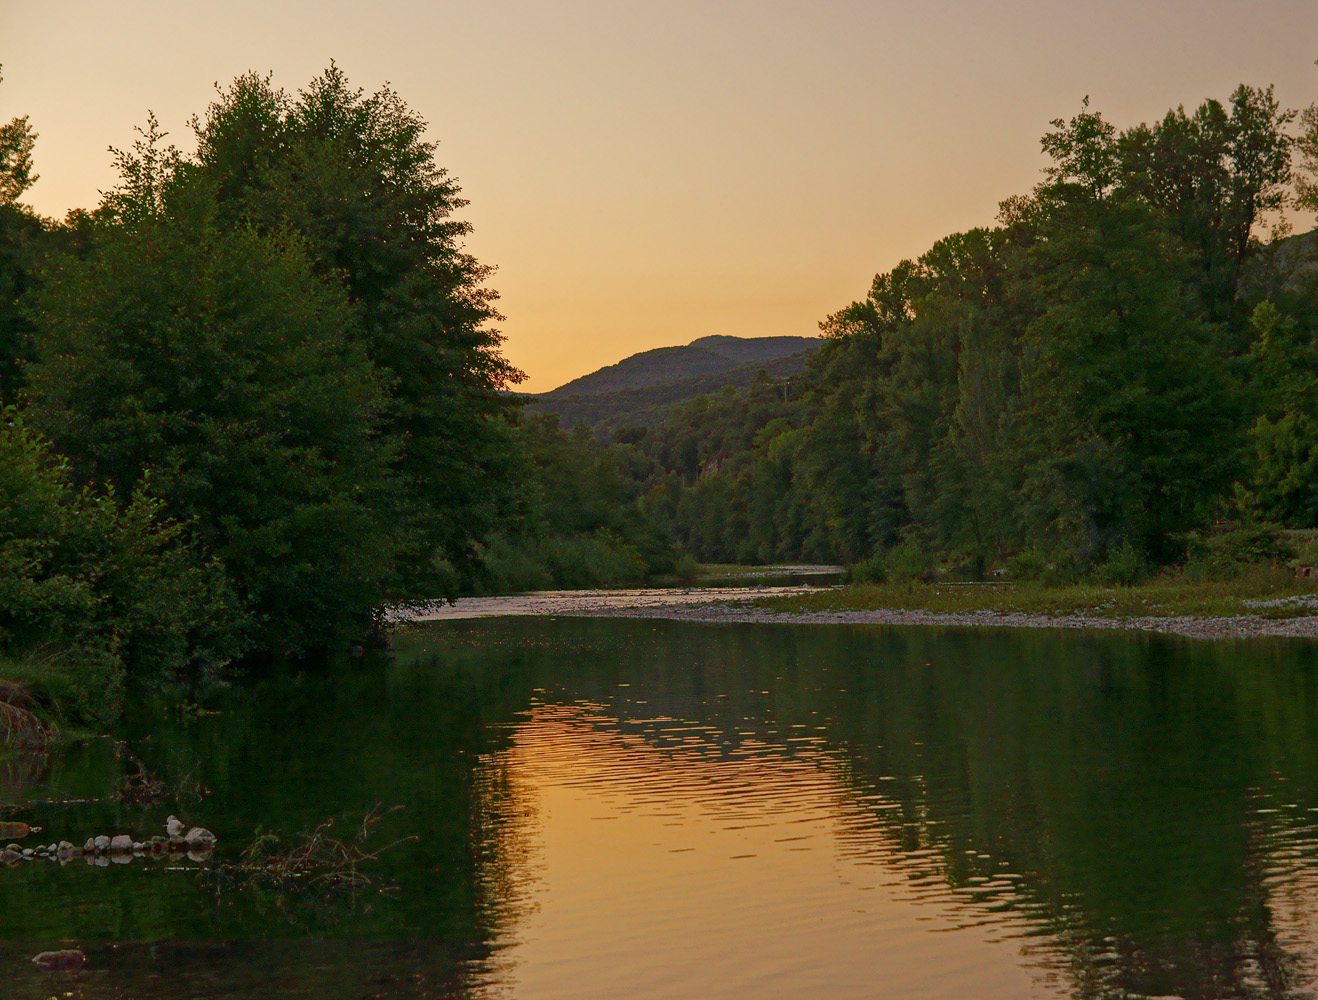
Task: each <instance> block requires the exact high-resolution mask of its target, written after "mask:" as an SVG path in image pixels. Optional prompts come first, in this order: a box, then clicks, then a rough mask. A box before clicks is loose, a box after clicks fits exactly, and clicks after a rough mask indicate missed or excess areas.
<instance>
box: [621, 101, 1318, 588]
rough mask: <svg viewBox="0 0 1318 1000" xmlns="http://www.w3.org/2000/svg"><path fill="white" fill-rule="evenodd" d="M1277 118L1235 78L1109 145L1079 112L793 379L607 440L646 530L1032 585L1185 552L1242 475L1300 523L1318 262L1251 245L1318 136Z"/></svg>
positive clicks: (718, 547)
mask: <svg viewBox="0 0 1318 1000" xmlns="http://www.w3.org/2000/svg"><path fill="white" fill-rule="evenodd" d="M1296 117H1297V116H1296V113H1295V112H1293V111H1290V110H1287V109H1284V108H1282V107H1280V106H1279V105H1278V103H1277V101H1276V98H1275V96H1274V94H1273V91H1272V90H1271V89H1270V88H1268V89H1258V88H1251V87H1247V86H1241V87H1239V88H1237V89H1236V90H1235V91H1234V92H1233V93H1232V95H1231V97H1230V99H1229V101H1227V102H1225V103H1222V102H1218V101H1214V100H1209V101H1205V102H1204V103H1203V104H1202V105H1201V106H1200V107H1198V108H1197V109H1195V110H1194V111H1192V112H1187V111H1186V110H1185V109H1183V108H1177V109H1175V110H1173V111H1169V112H1168V113H1167V115H1166V116H1164V117H1163V118H1162V119H1161V120H1159V121H1157V122H1154V123H1152V124H1143V125H1137V126H1134V127H1132V128H1128V129H1124V130H1120V129H1118V128H1116V127H1115V126H1114V125H1112V124H1111V123H1109V122H1107V121H1106V120H1105V119H1104V118H1103V117H1102V116H1101V115H1099V114H1097V113H1096V112H1093V111H1091V110H1090V109H1089V107H1088V102H1087V101H1086V102H1085V105H1084V106H1083V107H1082V109H1081V111H1080V113H1079V114H1078V115H1076V116H1074V117H1072V118H1071V119H1069V120H1066V119H1058V120H1057V121H1055V122H1053V127H1052V130H1051V131H1049V132H1048V133H1047V134H1046V135H1045V136H1044V137H1043V139H1042V147H1043V150H1044V152H1045V153H1046V154H1047V155H1048V156H1049V157H1050V159H1051V162H1052V165H1051V167H1050V168H1049V169H1048V171H1047V172H1046V178H1045V180H1044V181H1043V182H1042V183H1041V184H1040V185H1039V186H1038V187H1037V188H1036V189H1035V190H1034V191H1033V192H1031V193H1030V194H1028V195H1026V196H1023V197H1016V198H1011V199H1008V200H1007V201H1006V202H1004V203H1003V205H1002V211H1001V215H1000V223H1001V224H1000V225H999V226H998V227H996V228H993V229H982V230H972V231H969V232H965V233H958V234H954V235H952V236H949V237H947V238H945V239H943V240H940V241H939V242H938V243H937V244H935V245H934V246H933V247H932V248H930V250H929V251H928V252H927V253H925V254H924V255H922V256H921V257H919V258H918V259H916V260H912V261H903V262H901V263H900V264H898V265H897V266H896V267H895V268H893V269H892V270H891V271H889V272H887V273H884V274H880V275H878V276H876V277H875V279H874V281H873V283H872V285H871V288H870V290H869V294H868V295H867V296H866V298H865V299H863V300H861V301H858V302H854V303H852V304H851V305H849V306H847V307H845V308H844V309H841V310H839V311H838V312H836V313H834V314H833V315H831V316H829V317H828V318H827V319H826V320H825V321H824V322H823V323H821V324H820V325H821V329H822V331H823V333H824V335H825V342H824V344H823V346H822V348H821V349H820V350H819V351H818V352H816V353H815V354H814V355H813V356H812V357H811V359H810V361H809V363H808V367H807V370H806V372H805V373H804V374H803V375H801V376H800V377H797V378H794V379H792V380H791V382H790V383H787V382H774V381H772V380H767V379H761V380H759V381H756V382H755V383H753V384H751V385H750V386H748V387H746V388H744V389H743V390H742V391H740V392H738V391H735V390H725V391H724V392H723V393H722V394H720V395H717V396H709V397H706V398H704V399H697V400H694V401H691V402H689V403H685V404H682V405H680V406H676V407H674V408H673V409H672V410H671V411H670V412H669V414H668V416H667V418H666V419H665V420H664V421H663V422H662V423H661V424H659V425H649V426H644V427H637V428H634V429H629V430H627V431H626V432H625V434H626V440H627V442H628V443H629V444H632V445H634V447H635V448H636V449H637V450H638V451H639V452H640V453H641V454H642V455H643V456H644V457H645V458H647V459H648V460H649V466H648V467H646V466H645V465H644V464H641V465H638V466H637V467H636V468H637V475H638V476H640V477H643V478H642V479H640V480H639V482H640V486H641V490H642V494H643V496H645V497H646V500H645V510H646V511H647V513H648V515H649V516H650V517H652V518H654V519H655V521H656V522H657V523H658V524H659V525H660V526H662V528H663V530H664V531H665V532H666V533H667V534H669V535H670V536H671V537H672V538H673V540H674V542H675V544H677V545H678V546H679V547H680V548H681V549H683V550H684V551H688V552H690V553H692V555H693V556H695V557H697V558H700V559H704V560H730V561H740V562H769V561H780V560H795V559H808V560H818V561H829V562H847V563H853V564H862V565H867V566H869V565H879V564H883V565H885V567H886V568H887V569H888V570H891V569H892V565H893V564H892V563H891V562H889V560H890V558H891V554H892V553H893V552H894V551H895V550H896V549H899V548H900V552H899V553H898V554H897V557H896V558H897V559H898V561H899V562H902V563H903V564H904V563H905V562H906V561H910V563H911V565H912V566H913V567H915V570H916V575H919V571H920V568H919V567H917V566H915V559H914V556H913V555H912V551H913V548H918V549H920V550H921V554H920V558H921V559H922V560H923V561H924V563H925V565H926V566H931V565H933V564H935V563H937V564H940V565H943V566H948V565H952V566H956V567H958V568H959V571H960V572H963V573H964V574H967V575H968V576H970V577H972V578H978V577H981V576H983V575H984V574H986V573H987V572H989V571H990V570H991V569H993V568H994V567H1004V566H1007V565H1009V564H1010V565H1011V567H1012V570H1013V575H1017V576H1018V575H1020V574H1021V573H1023V572H1026V573H1028V574H1029V575H1030V576H1031V577H1037V578H1045V577H1046V578H1048V579H1051V580H1054V581H1062V580H1066V579H1072V578H1076V577H1078V576H1083V575H1085V574H1089V573H1094V572H1098V573H1100V575H1102V576H1103V577H1104V578H1106V579H1113V580H1123V581H1129V580H1133V579H1135V578H1137V577H1139V576H1140V575H1141V574H1142V573H1144V572H1145V571H1146V568H1149V567H1156V566H1159V565H1165V564H1168V563H1171V562H1175V561H1177V560H1179V559H1181V558H1182V557H1183V555H1184V551H1185V549H1184V544H1183V538H1184V537H1185V535H1186V533H1187V532H1193V531H1204V530H1206V529H1207V528H1208V527H1209V525H1210V524H1212V523H1213V521H1214V519H1216V518H1219V517H1220V516H1221V515H1222V512H1223V511H1224V509H1226V507H1227V506H1229V504H1230V498H1231V497H1232V495H1233V491H1235V490H1236V488H1237V486H1238V485H1244V486H1246V487H1247V488H1248V489H1249V490H1251V491H1252V493H1253V494H1254V496H1255V497H1256V503H1257V506H1258V508H1259V510H1260V512H1261V513H1262V514H1264V515H1265V516H1267V517H1272V518H1276V519H1279V520H1281V521H1283V522H1284V523H1287V524H1294V525H1300V524H1311V523H1318V522H1315V521H1314V520H1313V519H1314V518H1315V517H1318V500H1316V499H1315V498H1316V497H1318V492H1316V491H1315V487H1314V486H1313V482H1314V476H1313V475H1312V474H1311V473H1312V472H1313V469H1312V468H1311V466H1312V465H1313V464H1314V462H1316V461H1318V458H1315V457H1314V456H1316V455H1318V438H1315V437H1314V435H1315V434H1318V430H1315V428H1318V409H1316V407H1318V399H1315V397H1314V390H1313V386H1314V385H1315V377H1314V370H1318V360H1315V359H1318V354H1315V348H1314V346H1313V345H1314V343H1315V341H1314V334H1315V332H1316V331H1318V267H1315V266H1311V263H1310V261H1309V255H1307V254H1300V253H1296V252H1290V251H1288V245H1287V244H1282V243H1279V244H1276V245H1274V246H1273V247H1266V246H1264V244H1262V243H1261V242H1259V240H1258V236H1257V234H1258V233H1259V232H1260V231H1261V230H1262V229H1263V227H1264V226H1265V225H1266V224H1268V223H1269V222H1271V221H1272V220H1273V219H1274V217H1275V214H1276V213H1277V212H1278V211H1280V209H1281V208H1282V207H1283V205H1284V202H1285V199H1286V197H1287V190H1288V185H1289V184H1290V182H1291V180H1292V173H1291V155H1292V151H1293V150H1295V149H1297V148H1298V149H1299V150H1300V151H1301V153H1302V154H1304V155H1305V156H1309V157H1310V160H1312V159H1313V157H1312V155H1311V154H1312V149H1310V147H1313V148H1318V147H1314V145H1313V143H1314V140H1313V139H1312V135H1311V133H1312V129H1313V112H1312V111H1310V112H1306V114H1305V116H1304V118H1303V119H1302V121H1301V122H1300V126H1301V129H1302V131H1303V134H1302V135H1301V136H1299V137H1297V136H1296V135H1295V134H1294V130H1293V128H1292V126H1293V125H1294V124H1295V120H1296ZM1305 130H1307V131H1305ZM1306 137H1307V138H1306ZM1297 143H1298V146H1297ZM1306 143H1308V145H1307V146H1306V145H1305V144H1306ZM1306 151H1307V152H1306ZM1315 162H1318V161H1315ZM1305 163H1309V161H1307V160H1306V161H1304V162H1303V163H1302V164H1301V166H1302V167H1304V164H1305ZM1309 165H1311V163H1310V164H1309ZM1301 177H1303V170H1301ZM1301 189H1302V190H1307V189H1305V188H1304V187H1303V184H1301ZM1281 229H1282V230H1284V227H1281ZM1274 231H1276V230H1274ZM1288 243H1289V241H1288ZM1270 300H1273V301H1270ZM1311 355H1312V357H1311ZM622 434H623V432H617V431H615V440H622ZM1311 439H1312V440H1311ZM911 539H919V542H918V545H917V544H916V543H914V542H912V541H910V540H911ZM908 575H909V574H908Z"/></svg>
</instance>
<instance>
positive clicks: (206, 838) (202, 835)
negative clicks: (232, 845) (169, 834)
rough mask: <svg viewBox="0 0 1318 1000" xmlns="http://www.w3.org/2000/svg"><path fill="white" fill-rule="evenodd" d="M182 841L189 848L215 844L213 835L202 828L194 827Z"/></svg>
mask: <svg viewBox="0 0 1318 1000" xmlns="http://www.w3.org/2000/svg"><path fill="white" fill-rule="evenodd" d="M183 840H184V842H186V843H187V845H188V846H189V847H203V846H206V845H209V844H214V843H215V834H213V833H211V832H210V831H209V830H207V829H205V828H204V827H200V826H194V827H193V828H192V829H191V830H189V831H188V835H187V836H186V837H184V838H183Z"/></svg>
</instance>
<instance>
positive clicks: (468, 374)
mask: <svg viewBox="0 0 1318 1000" xmlns="http://www.w3.org/2000/svg"><path fill="white" fill-rule="evenodd" d="M425 128H426V125H425V122H424V121H423V120H422V119H421V118H420V117H419V116H418V115H416V114H415V112H413V111H411V110H410V109H409V108H408V107H407V106H406V105H405V104H404V103H403V101H402V100H401V99H400V98H399V97H398V95H397V94H395V93H394V92H393V91H392V90H390V89H388V88H387V87H386V88H384V89H382V90H379V91H377V92H376V93H374V94H371V95H366V94H365V93H364V92H363V91H361V90H360V89H354V88H352V87H350V86H349V85H348V82H347V79H346V78H345V76H344V74H343V72H342V71H341V70H339V69H338V68H337V67H336V66H333V65H331V66H330V68H329V69H328V70H326V71H325V73H323V74H322V75H321V76H320V77H318V78H317V79H315V80H313V81H312V82H311V84H310V85H308V87H307V88H306V89H305V90H303V91H301V92H299V93H298V94H297V95H296V96H290V95H287V94H285V93H284V92H283V91H280V90H276V89H274V88H272V87H271V85H270V81H269V79H268V78H266V77H260V76H256V75H254V74H248V75H246V76H243V77H239V78H238V79H237V80H235V81H234V83H233V84H232V86H231V87H230V88H229V89H227V90H225V91H223V92H221V94H220V96H219V99H218V100H217V101H216V102H215V103H214V104H212V105H211V107H210V108H209V109H208V111H207V113H206V116H205V119H204V120H197V121H196V122H194V129H195V132H196V137H197V143H198V152H197V155H196V159H195V163H193V164H191V165H190V167H191V170H192V172H193V173H194V174H195V176H196V177H197V178H199V179H200V181H201V182H202V183H204V184H205V185H206V186H207V187H208V189H209V190H210V191H212V192H213V195H214V197H215V199H216V203H217V212H218V220H219V224H220V225H221V226H224V227H240V226H252V227H254V228H255V229H256V231H258V232H261V233H265V234H274V233H286V232H291V233H295V234H297V236H298V238H299V239H300V240H301V242H302V244H303V246H304V247H305V248H306V252H307V254H308V255H309V258H310V260H311V262H312V267H313V269H314V271H315V273H316V274H317V276H318V277H320V278H321V280H322V281H325V282H327V283H330V284H332V285H334V286H336V287H340V288H342V289H343V291H344V292H345V293H346V295H347V298H348V301H349V303H350V305H351V308H352V310H353V313H354V316H355V322H354V323H353V324H352V326H351V330H352V337H353V339H354V341H355V342H356V343H359V344H360V345H361V346H362V349H363V350H364V351H365V353H366V355H367V357H368V358H369V359H370V360H371V361H372V363H374V364H375V365H376V366H377V367H378V368H379V369H380V370H381V371H382V372H384V373H385V374H386V375H387V377H388V379H389V385H390V394H389V401H388V404H387V407H386V409H385V412H384V424H383V427H382V430H383V433H385V434H387V435H388V436H390V437H392V438H393V439H395V440H396V441H397V442H398V444H399V448H398V451H397V453H396V454H395V456H394V457H393V459H392V465H391V468H392V470H393V471H394V473H396V474H397V475H398V476H399V477H400V478H401V481H402V484H403V491H402V495H401V498H400V504H401V506H400V508H399V512H398V513H399V516H400V517H401V518H402V521H403V523H405V524H406V526H407V529H408V530H407V535H406V539H407V541H406V544H405V545H404V547H403V548H402V550H401V551H400V552H399V553H398V565H397V570H398V572H397V573H396V575H395V578H394V580H393V582H392V584H391V586H392V588H393V592H394V593H395V594H396V595H397V596H404V597H434V596H438V592H437V589H436V588H440V587H442V586H444V579H443V577H442V576H441V575H439V574H437V573H436V572H435V567H436V566H437V565H440V564H453V565H456V566H458V567H459V568H463V569H466V570H470V569H471V568H472V567H473V566H474V560H475V556H476V553H477V548H476V544H475V543H476V542H477V541H478V540H479V539H480V538H482V537H483V536H484V535H485V534H487V533H488V532H489V531H490V530H491V529H492V528H493V527H494V526H495V525H496V523H497V522H498V519H499V517H500V515H501V513H502V512H505V511H506V510H507V507H508V505H509V504H510V503H511V502H512V500H513V498H514V495H515V490H516V482H517V481H518V478H519V476H520V473H519V472H518V471H517V468H516V466H515V463H514V456H515V454H516V449H515V448H514V447H512V446H511V440H510V436H511V434H512V431H511V429H510V426H509V422H508V420H507V416H508V413H509V407H510V405H511V403H510V401H509V400H508V399H507V398H506V397H505V396H504V395H503V393H502V390H504V389H505V388H507V386H508V385H509V384H510V383H512V382H516V381H518V380H519V379H520V377H521V376H520V373H518V372H517V371H516V370H514V369H513V368H512V367H511V366H509V365H508V364H507V362H506V361H504V360H503V358H502V357H501V356H500V355H499V353H498V345H499V343H500V341H501V337H500V335H499V334H498V332H497V331H496V330H495V329H494V328H493V327H492V326H491V325H490V324H492V323H493V322H496V321H497V320H498V319H500V316H499V314H498V313H497V311H496V310H495V307H494V302H495V293H494V292H493V291H491V290H490V289H489V288H488V287H487V286H486V284H485V282H486V280H487V279H488V277H489V274H490V268H488V267H486V266H484V265H481V264H480V263H478V262H477V261H476V260H475V259H474V258H473V257H471V256H470V255H469V254H467V253H466V252H465V251H464V250H463V249H462V238H463V237H464V236H465V235H466V234H467V233H468V231H469V226H468V225H467V224H466V223H464V222H461V221H459V220H457V219H456V218H455V217H454V215H455V213H456V212H457V211H458V210H460V209H461V208H462V207H463V206H464V205H465V204H466V203H465V202H464V201H463V200H462V199H461V198H460V197H459V189H458V186H457V184H456V183H455V182H454V181H453V180H452V179H451V178H449V177H448V176H447V174H446V173H445V171H444V170H442V169H441V168H439V167H437V166H436V164H435V162H434V152H435V147H434V144H433V143H430V142H427V141H425V139H424V133H425Z"/></svg>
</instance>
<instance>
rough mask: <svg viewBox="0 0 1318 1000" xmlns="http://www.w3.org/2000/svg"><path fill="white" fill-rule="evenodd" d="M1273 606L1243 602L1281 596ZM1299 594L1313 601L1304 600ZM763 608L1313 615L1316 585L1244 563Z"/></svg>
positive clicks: (857, 594)
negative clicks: (1234, 572)
mask: <svg viewBox="0 0 1318 1000" xmlns="http://www.w3.org/2000/svg"><path fill="white" fill-rule="evenodd" d="M1287 598H1300V599H1301V600H1299V601H1292V602H1291V603H1289V604H1280V605H1278V606H1275V607H1251V606H1250V604H1247V603H1246V602H1247V601H1248V602H1254V601H1265V602H1271V601H1284V600H1285V599H1287ZM1303 598H1313V601H1314V604H1310V603H1309V602H1308V601H1305V600H1303ZM754 603H755V606H757V607H761V608H764V609H766V610H769V611H778V612H793V611H796V612H806V611H870V610H877V609H908V610H921V611H934V612H977V611H998V612H1019V613H1024V614H1033V615H1048V616H1062V615H1076V614H1082V615H1086V616H1091V617H1097V618H1145V617H1148V618H1172V617H1180V616H1195V617H1205V618H1208V617H1227V616H1233V615H1257V616H1259V617H1264V618H1278V619H1279V618H1298V617H1302V616H1305V615H1312V614H1315V613H1318V607H1315V605H1318V586H1315V585H1314V583H1313V581H1309V580H1296V579H1295V574H1294V571H1292V570H1290V569H1288V568H1286V567H1284V566H1250V567H1246V568H1244V569H1243V570H1242V572H1241V574H1240V575H1239V576H1237V577H1236V578H1235V579H1232V580H1220V581H1196V580H1190V579H1187V578H1186V577H1185V576H1184V575H1180V574H1175V575H1173V574H1167V575H1160V576H1157V577H1154V578H1152V579H1150V580H1148V581H1146V582H1144V583H1141V584H1138V585H1135V586H1132V587H1104V586H1099V585H1097V584H1088V583H1078V584H1070V585H1062V586H1045V585H1043V584H1039V583H1006V582H1002V583H969V584H967V583H949V582H933V583H899V582H893V583H883V584H855V585H852V586H849V587H835V588H831V589H827V590H819V591H817V592H814V593H807V594H800V595H795V596H791V597H770V598H764V599H761V600H758V601H756V602H754Z"/></svg>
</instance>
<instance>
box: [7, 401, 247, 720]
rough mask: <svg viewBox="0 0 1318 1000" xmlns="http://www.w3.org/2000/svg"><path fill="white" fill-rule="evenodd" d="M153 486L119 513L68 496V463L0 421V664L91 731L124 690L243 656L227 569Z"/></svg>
mask: <svg viewBox="0 0 1318 1000" xmlns="http://www.w3.org/2000/svg"><path fill="white" fill-rule="evenodd" d="M148 487H149V483H143V484H141V485H140V486H139V487H138V489H137V490H136V491H135V492H134V493H133V495H132V497H131V498H130V499H129V500H128V502H127V503H126V504H124V505H122V506H121V505H120V504H119V502H118V500H117V499H116V497H115V495H114V493H113V492H112V491H105V492H98V491H95V490H93V489H92V488H90V487H83V488H77V487H75V486H74V485H73V482H72V479H71V476H70V472H69V467H68V463H67V462H66V461H64V460H63V459H62V458H59V457H58V456H55V455H54V454H52V453H51V451H50V449H49V448H48V446H47V445H46V443H45V442H44V441H43V440H42V439H41V438H40V437H39V436H38V435H37V434H36V433H34V432H33V431H32V430H30V429H29V428H27V427H26V426H25V425H24V423H23V421H22V419H21V417H20V415H19V413H18V412H17V411H16V410H14V409H13V408H10V409H7V410H5V411H3V418H2V419H0V654H4V655H5V656H6V657H8V658H10V659H14V660H18V661H21V662H23V663H26V664H27V672H28V673H29V675H30V677H31V679H32V680H34V681H41V680H43V679H45V680H48V681H49V682H50V686H51V687H52V688H53V689H54V688H58V689H59V690H58V691H55V692H54V693H55V694H56V696H57V697H58V696H59V694H60V693H61V692H62V693H63V694H64V695H65V696H67V700H68V704H67V705H66V707H67V708H68V709H69V710H70V711H71V712H73V713H74V714H75V715H77V716H78V717H80V718H83V719H87V720H88V721H94V722H97V723H104V722H105V721H107V720H110V719H112V718H114V717H115V716H117V715H118V712H119V710H120V709H121V707H122V691H123V688H124V685H125V684H126V683H143V684H148V685H160V684H166V683H171V682H174V681H177V680H180V679H183V678H185V677H187V676H190V675H196V674H198V673H209V672H214V671H216V670H218V668H219V667H220V666H222V665H223V664H224V663H226V662H228V660H230V659H231V658H232V657H234V656H235V655H237V654H238V652H240V651H241V648H242V638H243V633H244V626H245V625H246V619H245V618H244V616H243V615H242V613H241V611H240V610H239V608H238V606H237V602H236V600H235V599H234V596H233V594H232V592H231V590H230V588H229V586H228V583H227V581H226V579H225V576H224V573H223V570H222V569H221V567H220V566H219V564H218V563H217V562H216V561H214V560H212V559H207V558H205V557H203V556H202V555H201V554H200V553H199V552H198V551H197V550H196V549H195V548H194V547H193V545H192V544H191V543H190V542H189V541H188V539H187V537H186V533H185V526H183V525H181V524H179V523H177V522H174V521H170V520H168V519H167V518H166V517H165V516H164V509H163V507H164V505H163V503H162V502H161V501H160V500H158V499H156V498H154V497H152V496H151V495H150V493H149V490H148ZM54 650H58V651H59V652H58V655H56V654H55V653H53V652H52V651H54Z"/></svg>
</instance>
